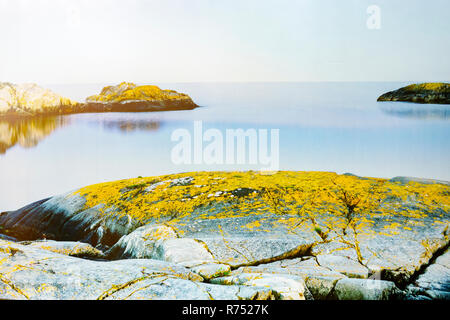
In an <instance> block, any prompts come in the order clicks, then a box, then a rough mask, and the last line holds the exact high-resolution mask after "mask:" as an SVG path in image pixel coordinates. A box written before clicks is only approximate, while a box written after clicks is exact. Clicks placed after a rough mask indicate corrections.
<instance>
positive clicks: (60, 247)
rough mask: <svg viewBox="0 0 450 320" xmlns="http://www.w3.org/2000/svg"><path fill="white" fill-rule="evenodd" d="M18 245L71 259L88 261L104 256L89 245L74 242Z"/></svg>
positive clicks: (36, 242)
mask: <svg viewBox="0 0 450 320" xmlns="http://www.w3.org/2000/svg"><path fill="white" fill-rule="evenodd" d="M20 244H22V245H26V246H28V247H32V248H38V249H42V250H49V251H52V252H56V253H60V254H65V255H68V256H72V257H79V258H89V259H103V258H104V257H105V255H104V254H103V252H101V251H100V250H98V249H96V248H94V247H92V246H91V245H90V244H89V243H82V242H74V241H53V240H44V241H32V242H29V241H25V242H21V243H20Z"/></svg>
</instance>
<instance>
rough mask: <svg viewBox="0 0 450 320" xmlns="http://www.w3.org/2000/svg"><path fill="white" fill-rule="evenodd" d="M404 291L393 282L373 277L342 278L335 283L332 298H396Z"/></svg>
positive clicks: (399, 297)
mask: <svg viewBox="0 0 450 320" xmlns="http://www.w3.org/2000/svg"><path fill="white" fill-rule="evenodd" d="M401 297H402V292H401V291H400V290H399V289H398V288H397V287H396V286H395V284H394V283H393V282H390V281H383V280H371V279H348V278H347V279H342V280H338V281H337V283H336V284H335V286H334V288H333V290H332V292H331V294H330V295H329V298H330V299H336V300H395V299H401Z"/></svg>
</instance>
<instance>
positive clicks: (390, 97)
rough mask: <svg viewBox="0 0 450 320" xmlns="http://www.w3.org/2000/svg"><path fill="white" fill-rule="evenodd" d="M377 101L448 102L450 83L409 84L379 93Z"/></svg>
mask: <svg viewBox="0 0 450 320" xmlns="http://www.w3.org/2000/svg"><path fill="white" fill-rule="evenodd" d="M378 101H408V102H416V103H436V104H450V84H449V83H421V84H411V85H409V86H406V87H403V88H400V89H398V90H395V91H390V92H387V93H385V94H383V95H381V96H380V97H379V98H378Z"/></svg>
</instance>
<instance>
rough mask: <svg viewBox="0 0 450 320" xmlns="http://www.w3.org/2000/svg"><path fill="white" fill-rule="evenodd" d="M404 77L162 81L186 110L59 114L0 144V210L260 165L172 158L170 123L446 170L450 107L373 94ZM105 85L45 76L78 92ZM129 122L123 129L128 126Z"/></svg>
mask: <svg viewBox="0 0 450 320" xmlns="http://www.w3.org/2000/svg"><path fill="white" fill-rule="evenodd" d="M405 84H406V83H208V84H206V83H189V84H188V83H184V84H177V83H175V84H159V85H160V87H162V88H167V89H169V88H170V89H174V90H177V91H181V92H185V93H188V94H189V95H190V96H191V97H192V98H193V100H194V101H195V102H196V103H197V104H199V105H201V106H202V108H198V109H195V110H190V111H176V112H174V111H170V112H157V113H156V112H155V113H136V114H132V113H110V114H80V115H70V116H64V117H63V119H62V120H61V119H59V120H58V121H59V122H62V124H61V125H60V126H59V127H58V128H56V129H55V130H54V131H52V132H51V133H50V134H48V135H47V136H46V137H44V138H43V139H41V140H39V141H38V143H37V144H36V145H35V146H34V147H29V148H24V147H22V146H20V145H15V146H13V147H11V148H9V149H7V150H6V152H5V153H4V154H0V211H3V210H11V209H16V208H19V207H21V206H23V205H25V204H27V203H29V202H32V201H35V200H39V199H42V198H44V197H48V196H51V195H54V194H59V193H63V192H66V191H69V190H72V189H76V188H78V187H82V186H85V185H89V184H93V183H98V182H104V181H111V180H116V179H124V178H130V177H137V176H152V175H160V174H168V173H177V172H187V171H198V170H202V171H203V170H248V169H254V170H258V169H260V168H261V165H238V164H236V165H214V166H213V165H175V164H173V163H172V161H171V157H170V152H171V149H172V147H173V146H174V145H175V142H172V141H171V140H170V136H171V134H172V132H173V130H175V129H177V128H186V129H189V130H191V131H192V129H193V121H194V120H202V121H203V126H204V129H205V130H206V129H208V128H217V129H219V130H221V131H222V132H223V133H225V130H226V129H237V128H243V129H248V128H255V129H258V128H261V129H279V130H280V169H281V170H319V171H334V172H338V173H345V172H351V173H354V174H357V175H362V176H374V177H386V178H390V177H394V176H400V175H402V176H415V177H424V178H435V179H442V180H450V170H449V169H450V165H449V164H450V139H449V138H450V121H449V120H450V107H448V106H437V105H417V104H410V103H398V102H397V103H392V102H376V99H377V97H378V96H379V95H381V94H382V93H384V92H386V91H390V90H394V89H397V88H399V87H401V86H403V85H405ZM102 86H103V85H101V84H99V85H79V86H58V85H54V86H49V87H50V88H52V89H53V90H55V91H56V92H58V93H60V94H63V95H66V96H68V97H71V98H73V99H78V100H83V99H84V97H86V96H89V95H91V94H94V93H97V92H98V91H99V90H100V89H101V87H102ZM125 128H128V130H125Z"/></svg>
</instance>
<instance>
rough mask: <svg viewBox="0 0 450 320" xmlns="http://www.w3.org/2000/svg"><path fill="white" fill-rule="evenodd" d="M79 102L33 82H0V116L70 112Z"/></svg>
mask: <svg viewBox="0 0 450 320" xmlns="http://www.w3.org/2000/svg"><path fill="white" fill-rule="evenodd" d="M78 107H79V103H77V102H75V101H72V100H70V99H69V98H66V97H63V96H60V95H58V94H56V93H54V92H52V91H51V90H49V89H45V88H42V87H40V86H38V85H37V84H34V83H25V84H12V83H9V82H0V117H2V116H33V115H38V114H60V113H72V112H76V110H78Z"/></svg>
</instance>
